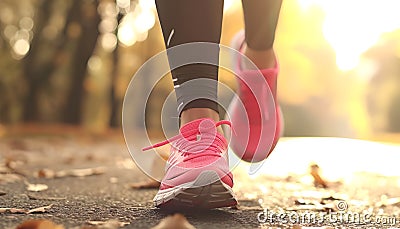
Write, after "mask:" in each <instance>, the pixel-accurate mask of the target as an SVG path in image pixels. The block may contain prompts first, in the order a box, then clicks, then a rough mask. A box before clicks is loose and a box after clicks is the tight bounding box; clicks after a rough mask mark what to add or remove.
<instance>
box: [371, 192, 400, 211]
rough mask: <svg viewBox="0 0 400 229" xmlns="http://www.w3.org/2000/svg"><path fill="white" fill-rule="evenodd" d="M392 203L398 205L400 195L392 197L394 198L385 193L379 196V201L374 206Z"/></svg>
mask: <svg viewBox="0 0 400 229" xmlns="http://www.w3.org/2000/svg"><path fill="white" fill-rule="evenodd" d="M392 205H395V206H396V205H399V206H400V197H394V198H388V197H387V196H386V195H382V196H381V201H378V202H377V203H376V204H375V206H376V207H378V208H380V207H386V206H392Z"/></svg>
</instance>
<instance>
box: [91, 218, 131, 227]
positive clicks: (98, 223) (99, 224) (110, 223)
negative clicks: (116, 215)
mask: <svg viewBox="0 0 400 229" xmlns="http://www.w3.org/2000/svg"><path fill="white" fill-rule="evenodd" d="M87 223H88V224H90V225H93V226H96V228H102V229H117V228H121V227H125V226H126V225H129V224H130V223H129V222H120V221H118V220H114V219H111V220H107V221H89V222H87Z"/></svg>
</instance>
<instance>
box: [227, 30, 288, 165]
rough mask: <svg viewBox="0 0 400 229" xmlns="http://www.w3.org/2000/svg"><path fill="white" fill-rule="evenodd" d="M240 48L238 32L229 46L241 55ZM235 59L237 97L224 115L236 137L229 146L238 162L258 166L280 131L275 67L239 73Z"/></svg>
mask: <svg viewBox="0 0 400 229" xmlns="http://www.w3.org/2000/svg"><path fill="white" fill-rule="evenodd" d="M243 45H244V32H243V31H241V32H239V33H238V34H237V35H236V36H235V38H234V39H233V41H232V46H233V48H234V49H236V50H237V51H239V52H241V51H242V49H243ZM235 58H236V60H234V61H236V63H235V64H236V66H235V73H236V74H237V75H238V76H240V77H241V78H239V79H238V84H239V85H238V86H239V87H238V94H239V96H238V97H235V98H234V99H233V101H232V103H231V105H230V106H229V111H228V113H229V115H230V118H231V121H232V128H233V130H234V131H235V133H236V134H233V135H232V136H231V143H230V145H231V148H232V150H233V152H234V153H235V154H236V155H237V156H238V157H239V158H241V159H242V160H244V161H247V162H260V161H262V160H264V159H266V158H267V157H268V156H269V155H270V153H271V152H272V150H273V149H274V148H275V145H276V143H277V142H278V140H279V137H280V135H281V133H282V131H283V120H282V113H281V110H280V107H279V105H278V103H277V99H276V88H277V75H278V71H279V68H278V64H276V66H275V67H274V68H270V69H262V70H256V69H255V70H243V69H242V67H241V60H242V58H241V57H240V56H237V57H235ZM268 87H269V89H270V92H271V93H272V95H273V99H272V98H271V96H269V95H270V92H269V90H268ZM271 112H273V114H270V113H271ZM271 115H275V117H274V118H271Z"/></svg>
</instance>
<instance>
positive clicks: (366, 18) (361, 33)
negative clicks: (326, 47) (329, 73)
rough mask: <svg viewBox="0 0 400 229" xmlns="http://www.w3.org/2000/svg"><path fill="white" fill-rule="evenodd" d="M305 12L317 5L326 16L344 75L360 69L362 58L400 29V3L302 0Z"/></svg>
mask: <svg viewBox="0 0 400 229" xmlns="http://www.w3.org/2000/svg"><path fill="white" fill-rule="evenodd" d="M298 1H299V4H300V6H301V7H302V8H307V7H310V6H312V5H317V6H319V7H321V8H322V9H323V11H324V12H325V21H324V24H323V33H324V36H325V38H326V40H327V41H328V42H329V44H330V45H331V46H332V47H333V49H334V50H335V52H336V63H337V66H338V67H339V69H341V70H343V71H347V70H352V69H354V68H355V67H357V66H358V64H359V62H360V57H361V55H362V54H363V53H364V52H365V51H367V50H368V49H369V48H371V47H372V46H373V45H375V44H376V43H378V42H379V39H380V37H381V35H382V34H383V33H386V32H392V31H394V30H396V29H399V28H400V14H399V13H398V9H399V8H400V1H398V0H382V1H373V0H351V1H348V0H325V1H315V0H298Z"/></svg>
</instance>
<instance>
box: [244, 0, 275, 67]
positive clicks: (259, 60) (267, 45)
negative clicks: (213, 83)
mask: <svg viewBox="0 0 400 229" xmlns="http://www.w3.org/2000/svg"><path fill="white" fill-rule="evenodd" d="M242 4H243V14H244V22H245V41H246V46H245V49H244V54H245V55H246V56H247V57H248V58H249V59H250V60H251V61H253V62H254V64H255V65H256V66H257V67H258V68H259V69H266V68H272V67H274V66H275V61H276V60H275V55H274V51H273V49H272V48H273V44H274V40H275V30H276V26H277V23H278V19H279V12H280V9H281V5H282V0H257V1H254V0H242Z"/></svg>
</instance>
